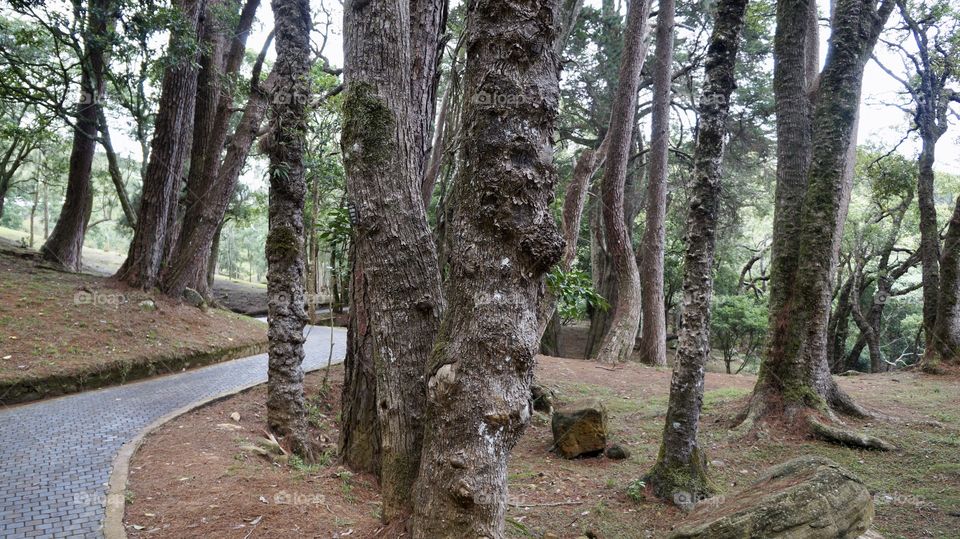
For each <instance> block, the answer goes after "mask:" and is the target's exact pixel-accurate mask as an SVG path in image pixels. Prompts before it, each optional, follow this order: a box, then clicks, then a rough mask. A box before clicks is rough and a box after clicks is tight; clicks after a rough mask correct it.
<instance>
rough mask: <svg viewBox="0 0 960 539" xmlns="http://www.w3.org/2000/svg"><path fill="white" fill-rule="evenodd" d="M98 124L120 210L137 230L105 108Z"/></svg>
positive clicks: (100, 110)
mask: <svg viewBox="0 0 960 539" xmlns="http://www.w3.org/2000/svg"><path fill="white" fill-rule="evenodd" d="M97 122H98V125H99V127H100V145H101V146H103V151H104V152H105V153H106V154H107V168H108V172H109V173H110V180H111V181H113V187H114V188H115V189H116V190H117V199H118V200H120V209H122V210H123V216H124V217H126V218H127V225H128V226H129V227H130V228H132V229H135V228H137V215H136V214H135V213H134V211H133V206H132V205H131V204H130V198H129V197H128V196H127V188H126V186H125V185H124V184H123V173H122V172H121V171H120V160H119V159H118V158H117V152H116V151H114V149H113V142H112V141H111V139H110V126H109V125H107V117H106V115H104V113H103V106H102V105H101V106H98V107H97Z"/></svg>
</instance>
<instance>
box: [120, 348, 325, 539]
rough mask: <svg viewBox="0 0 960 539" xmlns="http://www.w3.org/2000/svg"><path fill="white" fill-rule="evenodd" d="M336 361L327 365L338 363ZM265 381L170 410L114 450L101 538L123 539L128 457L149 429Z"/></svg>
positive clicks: (130, 456)
mask: <svg viewBox="0 0 960 539" xmlns="http://www.w3.org/2000/svg"><path fill="white" fill-rule="evenodd" d="M338 364H339V362H335V363H333V364H331V365H330V366H333V365H338ZM326 368H329V367H328V366H327V365H324V366H320V367H315V368H312V369H304V371H303V373H304V374H307V373H310V372H316V371H320V370H323V369H326ZM265 383H266V382H254V383H252V384H247V385H245V386H242V387H236V388H233V389H230V390H228V391H224V392H223V393H220V394H219V395H214V396H212V397H208V398H205V399H200V400H198V401H194V402H192V403H190V404H188V405H186V406H183V407H182V408H179V409H177V410H174V411H172V412H170V413H168V414H166V415H164V416H162V417H160V418H158V419H157V420H155V421H154V422H152V423H150V424H149V425H147V426H146V427H144V428H143V430H141V431H140V432H139V433H137V435H136V436H135V437H134V438H133V439H131V440H130V441H129V442H127V443H125V444H123V446H122V447H121V448H120V451H118V452H117V456H116V457H114V459H113V465H112V467H111V469H110V480H109V483H108V487H107V497H106V507H105V516H104V519H103V537H104V539H127V528H126V526H124V525H123V517H124V515H125V514H126V508H127V496H126V493H127V481H128V479H129V475H130V459H132V458H133V455H134V454H135V453H136V452H137V449H139V448H140V446H141V445H142V444H143V440H144V439H145V438H146V437H147V435H149V434H150V433H151V432H153V431H155V430H157V429H158V428H160V427H161V426H163V425H164V424H165V423H168V422H170V421H173V420H174V419H176V418H178V417H180V416H182V415H183V414H186V413H188V412H192V411H193V410H196V409H198V408H202V407H204V406H207V405H209V404H213V403H215V402H218V401H221V400H223V399H226V398H228V397H232V396H234V395H237V394H238V393H242V392H244V391H246V390H248V389H251V388H254V387H257V386H259V385H263V384H265Z"/></svg>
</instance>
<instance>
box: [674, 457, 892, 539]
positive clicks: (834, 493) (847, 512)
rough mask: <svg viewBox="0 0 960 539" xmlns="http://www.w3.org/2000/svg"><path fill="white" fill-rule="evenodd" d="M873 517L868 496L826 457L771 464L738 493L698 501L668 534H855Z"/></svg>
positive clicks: (703, 538)
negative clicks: (770, 466)
mask: <svg viewBox="0 0 960 539" xmlns="http://www.w3.org/2000/svg"><path fill="white" fill-rule="evenodd" d="M872 520H873V497H872V496H871V495H870V492H869V491H868V490H867V488H866V487H865V486H864V485H863V482H862V481H860V479H859V478H857V477H856V476H855V475H853V474H852V473H850V472H848V471H847V470H845V469H843V468H841V467H840V465H838V464H837V463H835V462H833V461H832V460H830V459H827V458H824V457H818V456H803V457H799V458H796V459H793V460H791V461H788V462H785V463H783V464H779V465H777V466H774V467H772V468H770V469H769V470H767V471H766V472H764V473H763V474H762V475H761V476H760V478H759V479H757V480H756V481H754V482H753V483H752V484H750V485H748V486H747V487H746V488H744V489H742V490H740V491H739V492H733V493H730V494H727V495H725V496H719V497H715V498H708V499H706V500H704V501H701V502H700V503H698V504H697V505H696V506H695V507H694V508H693V510H692V511H691V512H690V514H689V515H688V517H687V518H685V519H684V520H683V521H682V522H681V523H680V524H679V525H678V526H677V528H676V529H675V530H674V532H673V534H672V535H671V536H670V537H672V538H676V539H680V538H686V539H728V538H729V539H734V538H742V537H764V538H769V539H801V538H802V539H819V538H823V539H827V538H830V539H838V538H844V539H846V538H850V539H853V538H857V537H860V536H861V535H863V534H864V533H866V532H867V529H868V528H869V527H870V523H871V521H872Z"/></svg>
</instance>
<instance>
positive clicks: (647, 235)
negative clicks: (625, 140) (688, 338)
mask: <svg viewBox="0 0 960 539" xmlns="http://www.w3.org/2000/svg"><path fill="white" fill-rule="evenodd" d="M673 25H674V1H673V0H660V4H659V7H658V8H657V33H656V39H657V50H656V52H655V54H654V66H653V109H652V110H651V115H652V118H651V127H650V133H651V134H650V173H649V174H648V176H647V215H646V228H645V229H644V231H643V238H642V239H641V240H640V256H639V262H640V280H641V282H642V286H641V291H642V294H641V302H642V306H643V309H642V310H643V326H642V327H641V333H640V335H641V337H640V361H642V362H643V363H646V364H648V365H666V364H667V313H666V311H665V310H664V299H663V254H664V243H665V242H666V237H667V228H666V219H667V178H668V177H669V169H668V167H667V165H668V154H669V149H670V103H671V99H670V98H671V90H670V85H671V81H672V79H673V34H674V30H673Z"/></svg>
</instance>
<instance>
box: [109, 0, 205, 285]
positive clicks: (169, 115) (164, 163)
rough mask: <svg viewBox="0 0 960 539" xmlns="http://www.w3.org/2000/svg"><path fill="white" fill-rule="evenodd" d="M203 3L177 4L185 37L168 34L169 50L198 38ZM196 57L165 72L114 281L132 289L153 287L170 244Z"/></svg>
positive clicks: (188, 128) (186, 148)
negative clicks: (130, 230)
mask: <svg viewBox="0 0 960 539" xmlns="http://www.w3.org/2000/svg"><path fill="white" fill-rule="evenodd" d="M205 4H206V2H205V0H179V1H178V2H176V3H175V5H176V7H177V8H178V9H180V11H181V12H182V17H183V20H184V22H185V28H184V32H185V33H181V32H172V33H171V34H170V48H171V49H174V50H183V49H184V48H185V47H187V46H188V45H189V44H190V43H191V42H192V41H193V40H194V39H196V36H197V35H198V34H199V19H200V13H202V12H203V9H204V6H205ZM195 63H196V57H184V58H180V59H179V62H177V63H175V64H172V65H169V66H167V68H166V69H165V70H164V74H163V81H162V83H161V89H160V103H159V108H158V111H157V117H156V120H155V127H154V132H153V140H152V141H151V151H150V162H149V164H148V165H147V174H146V177H145V179H144V182H143V190H142V194H141V198H140V208H139V210H138V211H137V228H136V230H135V231H134V234H133V239H132V240H131V242H130V249H129V251H128V253H127V259H126V260H125V261H124V263H123V265H122V266H121V267H120V269H119V270H118V271H117V273H116V275H115V277H116V278H117V279H119V280H121V281H124V282H126V283H127V284H128V285H130V286H132V287H136V288H143V289H150V288H153V287H154V286H156V284H157V282H158V279H159V274H160V264H161V262H162V261H163V257H164V255H165V254H166V253H165V250H166V249H167V247H168V246H169V245H168V244H169V243H171V242H170V241H169V240H170V238H169V237H168V235H170V234H172V233H173V231H170V230H169V228H170V221H171V219H175V217H176V211H177V204H178V200H177V199H178V197H179V193H180V186H181V176H182V174H183V167H184V161H185V160H186V158H187V155H188V154H189V153H190V148H189V142H188V141H190V139H191V138H192V137H191V129H192V124H193V107H194V98H195V95H196V92H197V70H196V68H195Z"/></svg>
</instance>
